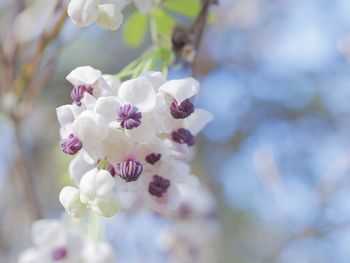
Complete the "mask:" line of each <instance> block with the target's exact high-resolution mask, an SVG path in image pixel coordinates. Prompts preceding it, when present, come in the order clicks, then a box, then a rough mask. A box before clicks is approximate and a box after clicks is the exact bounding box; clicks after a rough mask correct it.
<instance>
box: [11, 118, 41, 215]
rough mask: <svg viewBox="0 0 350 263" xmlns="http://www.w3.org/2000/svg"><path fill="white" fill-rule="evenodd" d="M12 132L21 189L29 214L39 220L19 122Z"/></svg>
mask: <svg viewBox="0 0 350 263" xmlns="http://www.w3.org/2000/svg"><path fill="white" fill-rule="evenodd" d="M14 131H15V139H16V144H17V160H16V163H17V167H18V170H19V172H20V176H21V180H20V182H21V183H22V188H23V191H24V193H25V196H26V198H27V202H28V206H29V210H30V211H29V212H30V213H31V216H32V219H33V220H36V219H39V218H40V209H39V206H38V202H37V200H36V197H35V194H34V184H33V181H32V177H31V175H30V170H29V166H28V164H27V161H26V160H25V158H24V155H23V152H24V151H23V150H24V149H23V145H22V142H21V136H20V123H19V122H15V123H14Z"/></svg>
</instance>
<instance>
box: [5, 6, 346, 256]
mask: <svg viewBox="0 0 350 263" xmlns="http://www.w3.org/2000/svg"><path fill="white" fill-rule="evenodd" d="M2 4H3V5H2ZM1 6H2V9H1V14H2V15H4V12H6V10H5V7H6V1H4V0H2V1H0V7H1ZM212 12H213V13H214V19H213V21H212V23H211V24H210V25H209V26H208V28H207V30H206V32H205V35H204V40H203V42H202V47H201V50H200V54H199V63H198V65H200V68H199V69H200V73H201V78H200V81H201V91H200V93H199V95H198V96H197V97H196V104H197V105H198V106H200V107H203V108H205V109H207V110H209V111H210V112H212V113H213V114H214V116H215V119H214V121H212V122H211V123H210V124H209V125H208V126H207V128H206V129H205V130H204V132H203V133H202V135H201V136H200V138H199V143H198V146H197V149H196V151H197V156H196V158H195V159H194V160H193V170H194V173H195V174H197V175H199V177H200V180H201V181H202V182H204V183H205V184H206V185H207V186H208V188H209V189H210V191H211V192H212V194H213V196H214V198H215V200H216V204H217V211H216V213H217V218H218V220H219V223H220V227H221V237H220V239H221V241H220V242H219V246H218V248H217V251H216V255H217V256H216V257H215V260H216V262H229V263H231V262H232V263H236V262H237V263H255V262H266V263H269V262H281V263H296V262H298V263H316V262H317V263H330V262H332V263H348V262H349V258H350V184H349V176H350V65H349V59H350V1H348V0H304V1H292V0H220V5H219V6H217V7H213V8H212ZM62 35H63V39H62V43H60V44H61V45H62V47H61V48H60V56H59V60H58V64H57V67H56V68H55V71H54V75H53V77H52V78H50V81H49V83H48V84H47V85H46V88H45V89H44V90H43V91H42V92H41V94H40V96H39V97H38V99H37V100H36V101H35V103H34V104H33V108H32V110H31V112H30V113H29V114H28V116H27V117H26V118H25V120H24V121H23V122H22V124H21V128H20V130H19V132H20V138H21V143H22V145H23V150H24V152H23V154H24V160H25V162H26V163H27V164H28V167H29V170H30V171H29V172H30V174H31V175H32V176H33V180H32V182H33V185H32V187H33V189H34V194H35V198H36V200H37V202H38V204H39V208H40V211H39V212H40V216H41V217H59V216H60V215H61V213H62V212H63V209H62V207H61V206H60V204H59V202H58V193H59V190H60V188H61V186H62V185H63V184H64V182H65V180H66V179H65V178H66V177H67V173H68V171H67V170H68V169H67V165H68V162H69V160H67V159H66V156H64V155H63V154H62V153H61V152H60V149H59V147H58V141H59V135H58V123H57V121H56V115H55V108H56V107H58V106H59V105H62V104H65V103H69V102H70V91H71V86H70V85H69V83H68V82H67V81H65V76H66V75H67V74H68V73H69V72H70V71H71V70H72V69H74V68H75V67H77V66H81V65H91V66H93V67H94V68H98V69H100V70H101V71H102V72H104V73H116V72H118V71H119V70H120V69H121V68H122V67H124V66H125V65H127V64H128V62H130V61H131V60H132V59H134V58H136V57H137V56H138V55H139V54H141V52H142V51H143V50H144V49H145V47H147V45H148V44H149V43H150V42H149V41H150V40H149V39H148V40H147V41H146V43H144V45H143V46H142V47H140V48H137V49H128V48H127V47H126V46H125V45H124V44H123V42H122V40H121V35H122V32H121V31H120V30H119V31H116V32H112V33H111V32H108V31H103V30H101V29H99V28H98V27H96V26H92V27H89V28H86V29H79V30H77V29H76V28H74V27H73V25H72V24H71V23H66V25H65V27H64V29H63V34H62ZM48 52H50V50H48ZM189 74H190V73H189V71H188V70H186V69H182V70H180V69H176V70H175V69H174V70H171V71H170V73H169V78H180V77H184V76H188V75H189ZM2 99H3V98H2ZM15 140H16V134H15V131H14V129H13V126H12V124H11V122H9V120H8V118H6V116H4V115H3V116H2V115H0V196H1V198H0V226H1V227H0V262H12V260H14V258H16V256H17V255H18V253H19V252H20V251H21V250H22V249H24V248H26V247H27V246H28V245H29V244H30V236H29V229H30V221H31V218H30V216H28V211H27V204H28V202H27V201H28V200H26V199H25V196H24V195H23V193H22V192H23V191H19V190H18V189H20V187H21V186H19V185H21V184H20V182H19V179H18V177H17V176H16V174H21V169H22V168H21V167H22V166H21V163H17V161H16V158H14V157H15V156H16V154H18V153H16V147H14V145H15V144H16V143H15ZM27 186H28V187H31V186H30V185H27ZM166 224H167V223H166V222H165V221H164V220H163V219H160V218H159V217H157V216H155V215H152V214H147V213H144V212H140V213H138V214H135V215H132V216H131V217H130V218H129V217H128V218H125V215H123V214H121V215H120V216H119V217H118V218H116V219H115V220H107V222H106V225H107V226H108V229H116V230H113V231H114V232H113V231H110V233H116V234H115V235H114V234H111V235H109V237H108V238H109V240H110V241H111V242H112V243H113V244H115V247H116V249H117V254H118V255H119V259H120V262H140V261H139V260H140V258H141V257H142V258H143V260H144V261H143V262H166V261H165V258H164V254H163V253H162V252H161V251H160V250H159V249H158V248H157V244H156V242H148V241H149V240H153V237H154V236H155V235H156V233H158V231H160V229H161V228H162V226H163V225H166ZM118 229H119V230H118ZM120 229H123V232H121V231H120ZM127 230H129V231H127ZM118 233H119V237H117V236H118ZM118 249H119V251H118Z"/></svg>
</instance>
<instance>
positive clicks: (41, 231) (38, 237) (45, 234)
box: [31, 219, 65, 247]
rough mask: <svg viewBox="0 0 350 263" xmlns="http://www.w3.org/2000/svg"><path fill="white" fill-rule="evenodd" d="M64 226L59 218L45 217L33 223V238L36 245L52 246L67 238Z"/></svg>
mask: <svg viewBox="0 0 350 263" xmlns="http://www.w3.org/2000/svg"><path fill="white" fill-rule="evenodd" d="M64 233H65V229H64V226H63V225H62V224H61V222H60V221H58V220H53V219H43V220H38V221H35V222H34V223H33V226H32V233H31V234H32V240H33V243H34V245H36V246H38V247H40V246H50V245H51V246H52V245H54V244H57V243H58V244H59V243H60V242H64V239H65V234H64Z"/></svg>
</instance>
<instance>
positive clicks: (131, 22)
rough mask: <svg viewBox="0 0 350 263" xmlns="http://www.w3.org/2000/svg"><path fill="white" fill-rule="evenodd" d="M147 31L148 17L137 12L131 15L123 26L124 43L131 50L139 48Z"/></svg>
mask: <svg viewBox="0 0 350 263" xmlns="http://www.w3.org/2000/svg"><path fill="white" fill-rule="evenodd" d="M147 29H148V17H147V16H145V15H143V14H141V13H139V12H135V13H133V14H132V15H131V16H130V17H129V18H128V19H127V21H126V22H125V24H124V28H123V37H124V40H125V43H126V44H127V45H128V46H129V47H132V48H136V47H139V46H140V45H141V44H142V43H143V41H144V40H145V37H146V33H147Z"/></svg>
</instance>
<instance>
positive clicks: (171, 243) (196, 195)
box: [156, 185, 221, 263]
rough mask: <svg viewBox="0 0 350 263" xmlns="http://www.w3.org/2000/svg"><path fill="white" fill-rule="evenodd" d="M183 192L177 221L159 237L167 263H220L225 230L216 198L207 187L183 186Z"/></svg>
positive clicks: (176, 215) (174, 214)
mask: <svg viewBox="0 0 350 263" xmlns="http://www.w3.org/2000/svg"><path fill="white" fill-rule="evenodd" d="M180 192H181V194H182V197H183V198H182V200H181V203H180V205H179V207H178V209H176V210H175V211H173V218H174V219H175V220H174V221H173V223H172V224H169V225H167V226H166V227H165V228H164V229H162V231H161V232H160V233H159V234H158V235H157V236H156V241H157V243H158V245H159V247H160V249H161V250H162V251H164V252H165V253H166V255H167V262H174V263H175V262H216V259H217V254H216V253H217V250H218V241H219V238H220V235H221V229H220V226H219V223H218V221H217V218H216V216H215V213H216V203H215V200H214V198H213V196H212V195H211V193H210V192H209V191H208V190H207V188H205V187H204V186H203V185H198V186H197V187H188V186H187V185H183V186H181V187H180Z"/></svg>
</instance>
